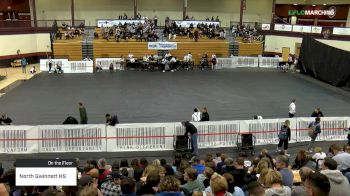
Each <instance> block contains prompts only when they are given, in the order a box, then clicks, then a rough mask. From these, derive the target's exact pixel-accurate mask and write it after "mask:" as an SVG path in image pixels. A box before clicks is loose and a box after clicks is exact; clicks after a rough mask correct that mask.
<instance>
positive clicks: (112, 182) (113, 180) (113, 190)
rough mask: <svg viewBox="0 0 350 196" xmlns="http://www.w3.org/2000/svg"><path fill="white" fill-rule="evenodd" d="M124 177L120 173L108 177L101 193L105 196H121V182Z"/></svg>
mask: <svg viewBox="0 0 350 196" xmlns="http://www.w3.org/2000/svg"><path fill="white" fill-rule="evenodd" d="M121 178H122V176H121V175H120V174H119V172H113V173H111V174H110V175H109V176H108V179H107V181H106V182H104V183H103V184H102V185H101V192H102V194H103V195H104V196H119V195H122V191H121V187H120V182H121Z"/></svg>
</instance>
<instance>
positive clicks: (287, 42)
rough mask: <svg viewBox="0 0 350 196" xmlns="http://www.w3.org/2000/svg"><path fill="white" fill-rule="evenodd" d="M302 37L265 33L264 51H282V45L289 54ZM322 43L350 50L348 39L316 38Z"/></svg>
mask: <svg viewBox="0 0 350 196" xmlns="http://www.w3.org/2000/svg"><path fill="white" fill-rule="evenodd" d="M302 41H303V39H302V38H300V37H287V36H275V35H267V36H266V38H265V50H264V51H265V52H279V53H282V48H283V47H289V48H290V52H291V54H294V52H295V44H296V43H302ZM317 41H320V42H322V43H324V44H327V45H329V46H333V47H335V48H339V49H342V50H346V51H350V41H336V40H324V39H317Z"/></svg>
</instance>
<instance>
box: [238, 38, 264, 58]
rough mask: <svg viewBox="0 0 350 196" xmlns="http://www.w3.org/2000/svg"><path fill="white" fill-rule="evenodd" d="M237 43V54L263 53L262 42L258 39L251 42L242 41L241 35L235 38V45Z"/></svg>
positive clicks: (252, 54) (256, 54) (251, 54)
mask: <svg viewBox="0 0 350 196" xmlns="http://www.w3.org/2000/svg"><path fill="white" fill-rule="evenodd" d="M236 44H237V45H238V56H258V55H262V54H263V51H264V50H263V43H262V42H260V41H256V40H254V41H252V43H247V42H244V41H243V39H242V37H238V38H236V43H235V45H236Z"/></svg>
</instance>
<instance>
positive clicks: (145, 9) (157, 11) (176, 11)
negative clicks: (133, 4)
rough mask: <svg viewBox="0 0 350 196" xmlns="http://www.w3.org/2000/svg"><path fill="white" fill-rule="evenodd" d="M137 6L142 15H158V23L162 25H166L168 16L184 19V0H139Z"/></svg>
mask: <svg viewBox="0 0 350 196" xmlns="http://www.w3.org/2000/svg"><path fill="white" fill-rule="evenodd" d="M189 1H191V0H189ZM137 7H138V10H139V11H138V12H139V13H140V14H141V15H142V16H146V17H150V18H153V17H154V16H157V17H158V25H161V26H163V25H164V21H165V18H166V17H167V16H168V17H169V18H170V19H178V20H182V7H183V0H138V6H137Z"/></svg>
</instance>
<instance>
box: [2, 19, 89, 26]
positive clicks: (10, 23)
mask: <svg viewBox="0 0 350 196" xmlns="http://www.w3.org/2000/svg"><path fill="white" fill-rule="evenodd" d="M55 22H56V23H57V26H58V27H62V24H66V25H68V26H72V21H71V20H37V27H39V28H42V27H52V26H53V24H54V23H55ZM81 23H83V24H85V20H75V21H74V25H75V26H79V25H80V24H81ZM23 27H35V25H34V20H1V21H0V28H23Z"/></svg>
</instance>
